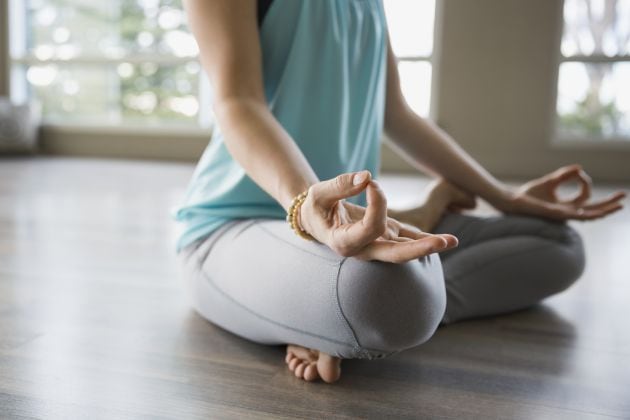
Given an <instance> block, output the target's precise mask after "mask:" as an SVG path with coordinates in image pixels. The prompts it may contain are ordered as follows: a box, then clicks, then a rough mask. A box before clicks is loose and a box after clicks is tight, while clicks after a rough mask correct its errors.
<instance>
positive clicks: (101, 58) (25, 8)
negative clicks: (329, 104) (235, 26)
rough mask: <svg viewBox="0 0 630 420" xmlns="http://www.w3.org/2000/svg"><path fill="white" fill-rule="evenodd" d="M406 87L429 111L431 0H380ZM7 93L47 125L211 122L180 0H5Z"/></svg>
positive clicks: (416, 104)
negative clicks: (34, 103)
mask: <svg viewBox="0 0 630 420" xmlns="http://www.w3.org/2000/svg"><path fill="white" fill-rule="evenodd" d="M384 3H385V9H386V14H387V19H388V24H389V29H390V34H391V37H392V45H393V48H394V51H395V53H396V55H397V57H398V58H399V64H398V66H399V71H400V75H401V83H402V88H403V92H404V94H405V97H406V99H407V101H408V102H409V104H410V106H411V107H412V108H413V109H414V110H415V111H416V112H418V113H419V114H421V115H428V113H429V103H430V96H431V70H432V66H431V56H432V52H433V21H434V15H435V0H418V1H414V2H402V1H398V0H393V1H392V0H385V2H384ZM9 11H10V19H9V21H10V31H11V45H10V62H11V94H12V97H13V99H14V100H15V101H17V102H21V101H24V100H27V99H29V98H35V99H37V100H39V101H40V102H41V103H42V106H43V113H44V120H45V122H47V123H49V124H63V125H95V126H105V125H107V126H115V125H124V126H132V125H139V126H143V127H146V126H161V125H169V126H173V125H174V124H175V125H184V126H191V127H208V126H209V125H210V123H211V121H210V118H211V116H210V115H209V114H210V113H208V112H200V110H202V109H208V108H209V107H208V106H207V103H208V101H209V100H210V87H209V84H208V81H207V78H206V77H205V74H204V72H203V70H202V68H201V67H200V64H199V62H198V60H197V54H198V50H197V44H196V43H195V41H194V38H193V36H192V34H191V33H190V31H189V29H188V27H187V24H186V21H185V20H186V19H185V14H184V12H183V8H182V5H181V0H108V1H101V2H98V1H95V2H88V1H84V0H9Z"/></svg>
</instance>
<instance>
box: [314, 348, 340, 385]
mask: <svg viewBox="0 0 630 420" xmlns="http://www.w3.org/2000/svg"><path fill="white" fill-rule="evenodd" d="M317 371H318V372H319V376H320V377H321V378H322V379H323V380H324V382H328V383H332V382H335V381H337V380H338V379H339V377H340V376H341V359H340V358H338V357H333V356H330V355H328V354H326V353H320V354H319V359H318V360H317Z"/></svg>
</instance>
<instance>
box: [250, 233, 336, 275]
mask: <svg viewBox="0 0 630 420" xmlns="http://www.w3.org/2000/svg"><path fill="white" fill-rule="evenodd" d="M256 226H257V227H258V228H259V229H261V230H264V231H265V232H267V233H268V234H269V235H271V236H273V237H274V238H276V239H278V240H280V241H282V242H284V243H285V244H287V245H289V246H291V247H292V248H294V249H297V250H299V251H302V252H305V253H307V254H310V255H313V256H315V257H319V258H321V259H322V260H326V261H328V262H331V263H334V264H335V265H336V264H339V260H338V259H332V258H328V257H324V256H323V255H319V254H315V253H314V252H311V251H308V250H306V249H304V248H301V247H299V246H296V245H295V244H294V243H292V242H289V241H287V240H286V239H284V238H282V237H281V236H278V235H276V234H275V233H273V232H272V231H270V230H269V229H267V228H265V227H263V226H262V225H260V224H258V225H256Z"/></svg>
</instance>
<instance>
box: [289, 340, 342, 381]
mask: <svg viewBox="0 0 630 420" xmlns="http://www.w3.org/2000/svg"><path fill="white" fill-rule="evenodd" d="M284 361H285V362H286V363H287V365H289V369H291V370H292V371H293V373H294V374H295V376H297V377H298V378H302V379H304V380H306V381H309V382H310V381H314V380H315V379H317V378H322V379H323V380H324V382H328V383H332V382H335V381H337V380H338V379H339V376H340V375H341V359H340V358H338V357H335V356H331V355H329V354H326V353H324V352H321V351H318V350H311V349H307V348H306V347H301V346H297V345H295V344H289V345H288V346H287V357H286V358H285V359H284Z"/></svg>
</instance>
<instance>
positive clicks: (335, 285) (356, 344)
mask: <svg viewBox="0 0 630 420" xmlns="http://www.w3.org/2000/svg"><path fill="white" fill-rule="evenodd" d="M347 259H348V257H344V258H343V259H342V260H341V261H340V262H339V265H338V267H337V275H336V276H335V280H334V282H333V287H332V289H331V296H330V298H331V300H332V302H334V305H335V312H336V314H337V317H338V318H339V321H341V323H342V324H343V325H345V326H346V334H347V335H348V337H349V338H350V339H351V340H352V341H353V347H354V350H355V351H356V352H357V353H359V354H363V353H364V350H363V348H362V347H361V345H360V344H359V340H358V339H357V335H356V333H355V332H354V329H353V328H352V325H350V322H349V321H348V318H347V317H346V315H345V314H344V313H343V309H342V308H341V302H340V301H339V274H340V273H341V266H342V265H343V263H344V262H346V260H347Z"/></svg>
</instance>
